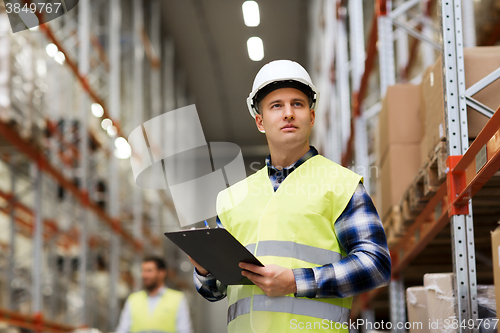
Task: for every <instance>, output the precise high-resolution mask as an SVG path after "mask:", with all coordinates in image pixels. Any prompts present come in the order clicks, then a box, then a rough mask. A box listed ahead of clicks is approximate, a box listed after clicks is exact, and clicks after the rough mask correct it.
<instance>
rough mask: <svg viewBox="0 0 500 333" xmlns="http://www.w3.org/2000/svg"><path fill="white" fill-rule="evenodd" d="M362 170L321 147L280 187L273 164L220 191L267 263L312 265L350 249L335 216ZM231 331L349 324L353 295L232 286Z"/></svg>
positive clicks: (223, 206)
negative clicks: (273, 293) (276, 293)
mask: <svg viewBox="0 0 500 333" xmlns="http://www.w3.org/2000/svg"><path fill="white" fill-rule="evenodd" d="M362 180H363V178H362V177H361V176H359V175H357V174H355V173H354V172H352V171H350V170H349V169H346V168H344V167H342V166H340V165H338V164H336V163H334V162H332V161H330V160H328V159H326V158H325V157H323V156H321V155H316V156H314V157H311V158H309V159H308V160H307V161H306V162H304V163H303V164H302V165H300V166H299V167H298V168H297V169H296V170H294V171H293V172H292V173H290V174H289V175H288V176H287V177H286V178H285V180H284V181H283V183H282V184H281V185H280V187H279V188H278V190H277V191H276V192H274V189H273V186H272V184H271V181H270V179H269V176H268V171H267V166H265V167H264V168H262V169H261V170H259V171H258V172H256V173H255V174H253V175H251V176H249V177H248V178H246V179H245V180H243V181H240V182H238V183H236V184H235V185H233V186H231V187H229V188H228V189H225V190H224V191H221V192H220V193H219V195H218V197H217V214H218V216H219V218H220V220H221V222H222V224H223V225H224V227H225V228H226V229H227V230H228V231H229V232H230V233H231V234H232V235H233V236H234V237H235V238H236V239H238V241H240V242H241V243H242V244H243V245H244V246H245V247H246V248H247V249H249V250H250V252H252V253H253V254H254V255H255V256H256V257H257V258H258V259H259V260H260V261H261V262H262V263H263V264H264V265H268V264H276V265H280V266H283V267H286V268H290V269H294V268H312V267H318V266H322V265H325V264H329V263H333V262H336V261H338V260H340V259H341V258H342V257H344V256H345V255H346V253H345V252H344V250H343V249H342V248H341V247H340V245H339V242H338V239H337V237H336V235H335V230H334V223H335V221H336V220H337V218H338V217H339V216H340V215H341V214H342V212H343V211H344V209H345V207H346V206H347V204H348V203H349V201H350V199H351V197H352V195H353V193H354V191H355V190H356V187H357V186H358V184H359V182H360V181H362ZM228 301H229V308H228V332H229V333H247V332H248V333H264V332H280V333H282V332H297V331H300V330H301V329H304V330H306V331H307V332H325V331H333V332H347V331H348V329H347V325H344V326H342V325H341V323H347V322H348V320H349V316H350V309H351V304H352V297H349V298H306V297H294V295H293V294H290V295H287V296H283V297H268V296H267V295H265V294H264V292H263V291H262V290H261V289H260V288H259V287H257V286H255V285H236V286H228Z"/></svg>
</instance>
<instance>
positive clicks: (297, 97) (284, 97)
mask: <svg viewBox="0 0 500 333" xmlns="http://www.w3.org/2000/svg"><path fill="white" fill-rule="evenodd" d="M314 118H315V112H314V110H310V109H309V102H308V98H307V95H306V94H304V93H303V92H302V91H300V90H298V89H295V88H281V89H276V90H274V91H272V92H270V93H269V94H268V95H266V97H264V99H262V101H261V102H260V107H259V114H258V115H256V116H255V122H256V124H257V127H258V128H259V130H261V131H262V130H265V132H266V137H267V140H268V141H269V142H270V143H272V144H274V145H275V146H280V145H288V144H295V143H303V142H306V141H307V140H309V137H310V136H311V129H312V127H313V125H314Z"/></svg>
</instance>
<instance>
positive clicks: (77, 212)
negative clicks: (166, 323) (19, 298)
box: [0, 0, 187, 332]
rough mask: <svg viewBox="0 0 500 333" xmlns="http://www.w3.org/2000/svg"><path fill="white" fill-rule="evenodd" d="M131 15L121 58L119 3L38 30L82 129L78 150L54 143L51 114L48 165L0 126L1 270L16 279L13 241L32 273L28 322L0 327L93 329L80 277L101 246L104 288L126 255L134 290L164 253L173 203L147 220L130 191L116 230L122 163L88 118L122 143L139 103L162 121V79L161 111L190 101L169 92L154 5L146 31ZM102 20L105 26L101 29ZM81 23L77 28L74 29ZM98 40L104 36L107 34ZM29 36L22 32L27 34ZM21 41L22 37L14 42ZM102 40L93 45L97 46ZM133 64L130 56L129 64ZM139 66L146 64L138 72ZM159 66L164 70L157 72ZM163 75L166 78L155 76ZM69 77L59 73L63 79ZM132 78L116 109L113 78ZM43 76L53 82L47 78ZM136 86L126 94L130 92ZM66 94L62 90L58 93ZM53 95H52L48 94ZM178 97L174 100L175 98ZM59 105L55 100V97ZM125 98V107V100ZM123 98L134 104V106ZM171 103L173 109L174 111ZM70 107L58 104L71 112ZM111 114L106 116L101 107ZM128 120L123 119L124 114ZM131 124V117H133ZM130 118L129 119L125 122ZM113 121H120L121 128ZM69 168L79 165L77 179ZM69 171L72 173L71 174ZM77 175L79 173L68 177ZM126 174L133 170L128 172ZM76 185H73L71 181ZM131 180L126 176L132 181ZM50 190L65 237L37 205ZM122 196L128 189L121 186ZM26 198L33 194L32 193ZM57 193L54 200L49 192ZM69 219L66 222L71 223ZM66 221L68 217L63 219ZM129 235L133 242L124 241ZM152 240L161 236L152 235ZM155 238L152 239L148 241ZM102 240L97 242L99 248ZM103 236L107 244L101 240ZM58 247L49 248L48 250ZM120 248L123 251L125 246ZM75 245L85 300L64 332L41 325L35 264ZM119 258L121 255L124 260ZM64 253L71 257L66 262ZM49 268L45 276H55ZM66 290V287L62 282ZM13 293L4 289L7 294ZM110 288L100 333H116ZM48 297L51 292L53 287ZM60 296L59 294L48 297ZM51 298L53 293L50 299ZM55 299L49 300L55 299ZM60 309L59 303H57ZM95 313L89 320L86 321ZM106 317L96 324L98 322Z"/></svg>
mask: <svg viewBox="0 0 500 333" xmlns="http://www.w3.org/2000/svg"><path fill="white" fill-rule="evenodd" d="M129 4H130V7H132V8H133V10H131V14H130V16H131V17H132V21H133V28H132V31H131V32H130V35H131V41H130V43H129V44H128V46H130V47H129V49H127V50H124V47H123V46H122V41H121V36H122V26H121V24H120V13H121V10H122V6H123V3H122V2H121V1H118V0H113V1H104V0H94V1H90V0H86V1H80V2H79V4H78V6H77V8H78V10H72V11H70V12H68V13H67V14H65V15H64V16H62V17H60V18H58V19H56V20H54V21H51V22H49V23H46V24H44V25H41V26H40V32H34V33H38V34H39V37H42V34H43V35H44V36H45V41H46V42H43V44H48V43H53V44H54V45H56V47H57V49H58V51H60V52H61V53H63V54H64V58H65V60H64V66H66V67H67V68H69V70H70V72H71V73H72V74H73V75H74V79H73V78H66V81H64V80H63V79H61V80H63V82H62V83H60V84H59V87H58V89H59V93H60V96H58V97H61V99H62V96H63V95H64V92H65V91H64V89H65V88H68V87H70V86H72V85H73V84H74V82H75V81H76V82H78V83H79V87H80V88H81V89H80V90H78V89H77V93H79V94H77V95H76V98H73V100H72V101H70V102H75V100H77V101H78V103H76V104H77V105H78V106H79V107H78V111H77V112H73V114H72V115H71V114H70V117H73V119H75V120H78V122H79V126H80V128H81V129H83V130H80V131H79V135H80V137H79V142H78V143H77V144H74V143H72V142H71V139H72V137H71V133H70V131H68V130H62V131H61V133H58V132H57V119H56V118H55V117H54V115H55V114H57V112H54V111H49V118H48V119H44V120H45V121H47V127H48V130H49V131H50V132H51V133H52V137H51V138H50V139H48V140H47V142H48V152H49V155H47V156H46V155H45V154H44V153H43V152H42V151H41V150H40V149H39V147H38V146H37V145H34V144H33V143H32V142H30V140H29V139H26V138H24V137H21V136H20V135H19V133H18V132H17V131H16V130H15V128H13V127H11V126H9V124H6V123H2V122H0V134H1V137H2V139H1V140H2V146H3V147H4V154H3V155H2V159H3V160H4V162H5V163H6V164H7V165H9V170H10V178H11V179H12V180H11V191H10V192H9V193H6V192H5V193H4V192H2V193H1V195H0V196H1V197H2V198H3V204H4V206H2V211H3V212H4V213H6V214H10V219H11V234H10V244H9V247H10V251H9V252H10V253H9V256H10V260H9V268H8V276H9V280H12V278H13V277H14V275H15V274H14V269H15V264H14V261H15V258H16V256H17V255H18V254H16V253H15V251H14V249H15V246H13V245H14V244H15V243H16V234H17V233H21V234H25V235H28V236H30V237H32V239H33V251H32V257H33V266H32V274H31V275H32V281H31V283H32V292H31V303H32V304H31V312H32V314H31V315H28V314H26V313H25V312H23V313H21V312H18V310H17V311H14V310H7V309H4V308H0V321H3V322H7V323H9V324H10V325H14V326H18V327H24V328H28V329H33V330H35V331H50V332H67V331H71V330H74V329H75V327H77V326H81V325H91V326H92V323H91V322H89V320H91V319H89V318H93V321H94V322H95V317H96V316H97V314H96V313H95V312H96V311H95V309H92V308H91V307H89V304H88V302H86V300H88V297H89V296H88V295H89V294H90V292H91V290H89V285H88V281H87V270H88V267H90V266H95V265H94V264H93V263H91V262H89V258H88V256H89V255H91V256H93V257H91V259H92V262H94V261H95V251H93V249H95V248H99V246H102V245H103V244H104V245H105V244H108V245H110V246H111V253H110V262H111V267H110V276H111V281H118V280H119V279H120V277H119V275H118V274H119V262H120V257H121V256H123V255H124V253H125V252H127V254H128V256H132V257H133V261H134V271H133V273H134V274H135V281H136V284H135V289H137V288H138V280H139V277H140V276H139V267H140V261H141V259H142V253H144V251H147V252H158V251H161V248H160V246H161V245H162V243H161V241H160V238H159V236H158V235H159V234H160V233H159V231H161V229H162V228H161V223H160V222H161V221H160V219H161V217H160V214H163V211H162V210H161V207H160V205H163V206H164V207H166V208H167V209H169V210H170V211H171V212H173V213H172V214H173V215H174V216H175V211H174V210H173V204H172V201H171V199H170V198H169V197H168V196H167V195H166V194H165V193H161V194H160V197H161V201H160V200H156V201H154V200H153V202H149V207H150V211H149V212H148V211H146V210H145V208H146V207H144V205H143V202H144V201H145V200H147V198H146V197H144V194H143V191H142V190H141V189H139V188H137V187H136V186H133V187H134V189H133V191H130V192H131V193H132V196H131V197H132V198H130V195H128V194H127V195H128V196H127V197H126V198H125V200H128V201H129V202H131V205H132V206H133V210H132V220H133V221H132V222H133V223H132V228H130V227H129V226H126V225H124V224H123V216H121V215H120V210H121V209H120V207H118V203H119V201H118V200H119V199H118V197H119V195H121V196H122V197H123V192H124V191H123V190H122V191H121V192H120V191H119V184H120V182H119V179H118V175H119V172H120V169H121V168H120V167H119V165H118V163H119V161H118V159H117V158H116V157H114V156H113V151H114V149H115V147H114V139H113V138H111V139H109V138H108V137H107V135H102V133H98V132H97V131H96V130H95V126H92V125H95V124H90V123H89V121H88V120H89V113H90V109H91V107H90V104H91V102H94V103H98V104H100V105H101V106H102V108H103V116H102V119H104V118H109V119H111V120H112V122H113V124H114V126H115V127H116V131H117V134H116V135H117V136H116V137H119V136H124V135H125V133H128V132H130V131H131V130H132V129H133V128H134V127H135V126H138V125H140V124H141V123H142V121H143V120H144V118H145V117H144V116H145V115H144V114H143V109H144V108H145V103H149V104H148V105H150V109H151V110H152V111H151V112H150V113H149V114H147V116H148V117H149V116H150V117H154V116H156V115H159V114H160V113H162V100H161V94H160V93H161V91H160V87H161V75H162V74H164V76H165V78H164V80H165V82H164V88H165V89H166V94H165V95H166V97H165V100H164V101H163V108H164V109H165V110H171V109H174V108H175V107H176V106H182V105H179V104H181V103H182V101H180V99H183V100H184V101H186V100H187V98H185V96H184V94H183V93H184V87H177V88H179V89H175V88H176V87H175V84H176V83H177V82H175V81H174V76H175V67H174V66H175V64H174V45H173V42H172V41H171V40H167V41H165V42H164V43H162V40H161V38H160V32H159V30H158V29H159V27H160V16H159V15H160V13H161V11H160V8H159V6H160V4H159V2H158V1H152V2H151V4H150V6H151V8H150V13H146V14H147V15H148V17H149V18H150V26H145V24H144V15H145V13H144V11H143V7H144V5H145V3H144V2H143V1H142V0H132V1H130V2H129ZM108 18H109V19H108ZM77 21H78V24H76V22H77ZM104 30H107V31H106V32H104ZM28 33H29V32H28ZM21 34H22V33H21ZM99 35H100V36H101V38H99V37H98V36H99ZM162 44H163V46H164V51H165V55H164V56H163V61H164V63H162V62H163V61H162V52H161V51H163V50H162ZM127 53H128V54H129V58H131V59H132V61H131V62H132V66H131V68H132V71H131V72H132V73H122V71H121V68H120V67H121V66H120V64H121V61H127V60H129V58H127ZM130 54H131V55H132V56H130ZM145 56H146V57H147V60H148V62H145ZM47 62H52V63H51V65H50V66H52V67H51V71H53V72H57V73H56V74H54V73H52V74H53V75H54V77H57V79H59V78H60V77H62V76H63V75H61V76H58V74H63V69H62V68H59V67H57V66H58V65H57V64H56V63H55V62H54V61H53V60H52V59H49V60H48V61H47ZM147 63H149V67H148V68H149V69H150V71H148V73H147V74H149V75H148V76H149V77H150V79H151V84H150V86H151V87H152V89H150V91H151V94H150V95H149V96H144V94H143V91H144V82H143V77H144V74H146V73H145V71H144V69H145V68H144V67H145V66H144V65H145V64H147ZM162 65H163V66H162ZM162 71H163V72H162ZM67 74H68V73H65V75H66V76H68V75H67ZM126 74H128V75H130V76H131V78H132V79H131V80H129V81H128V82H129V83H128V86H127V87H125V88H126V89H128V90H129V91H134V94H130V95H133V96H134V97H133V101H132V102H133V103H129V104H128V105H127V104H126V103H123V102H122V101H121V99H122V96H120V75H126ZM49 75H50V73H49ZM131 82H133V84H132V83H131ZM64 84H67V85H66V86H64ZM49 88H51V87H49ZM174 92H177V95H176V94H175V93H174ZM56 95H57V93H56ZM123 98H126V97H123ZM129 98H131V99H132V97H131V96H129ZM176 98H177V99H178V100H179V101H177V102H176ZM68 100H69V98H67V99H66V100H65V101H66V102H68ZM108 104H109V108H108V107H107V106H106V105H108ZM64 107H66V108H68V109H71V105H70V104H68V103H67V104H66V105H65V106H63V107H62V108H64ZM120 110H122V111H125V112H121V111H120ZM130 115H133V116H130ZM127 116H128V118H127ZM119 119H122V120H123V119H126V120H127V121H126V123H125V122H124V124H123V125H124V127H123V126H122V124H120V122H119V121H118V120H119ZM55 136H57V138H58V140H60V142H62V143H64V144H65V145H66V148H68V149H69V150H70V151H71V152H73V156H72V157H73V161H71V160H70V161H69V162H68V160H67V159H66V160H65V159H63V157H64V156H61V154H60V153H58V152H57V143H56V141H55V139H54V137H55ZM89 139H91V140H92V141H93V144H94V145H95V146H97V153H96V152H91V151H89V146H88V144H87V143H88V142H89ZM71 162H73V163H74V162H76V163H77V165H78V166H77V167H76V168H77V169H75V166H74V165H71ZM102 163H109V165H110V169H109V180H110V191H109V199H108V204H109V209H108V212H106V211H105V210H104V209H103V208H102V206H101V205H99V204H98V200H97V199H99V201H100V200H101V199H102V198H97V197H96V192H95V179H93V177H92V174H91V172H92V171H93V170H94V169H89V168H91V167H94V166H93V164H97V165H102ZM20 165H23V166H24V167H25V166H29V168H31V169H30V170H31V174H28V175H25V176H26V178H28V179H30V178H33V179H34V180H33V179H30V180H29V181H28V182H29V183H30V186H29V187H30V188H28V190H26V189H19V188H18V186H16V184H17V183H18V182H17V181H16V179H18V178H19V171H18V170H17V169H18V168H19V167H20ZM68 169H69V170H68ZM75 171H76V172H75ZM129 171H130V170H129ZM75 174H76V176H77V178H79V181H78V183H75V181H74V179H75V178H74V175H75ZM72 176H73V177H72ZM130 177H131V176H130ZM46 184H47V185H48V186H47V187H50V188H51V189H56V188H57V187H60V188H61V189H63V190H64V191H65V192H66V193H67V194H69V196H68V195H66V199H65V200H64V202H65V203H63V204H61V206H65V207H66V208H68V207H69V208H72V209H73V211H72V212H71V213H68V212H66V213H65V216H64V218H65V219H69V220H70V221H71V222H70V223H69V226H68V227H67V228H66V229H65V230H62V229H61V228H59V227H58V224H60V221H57V219H56V218H55V217H54V218H50V219H44V218H43V215H44V213H43V212H42V208H41V205H42V201H44V200H46V199H47V197H46V196H45V195H46V193H45V192H46V191H45V189H44V188H45V187H46ZM125 186H126V183H125ZM26 192H30V193H29V194H30V195H32V196H33V199H34V202H35V203H34V205H33V207H32V208H30V204H29V203H25V202H23V196H26ZM31 192H32V193H31ZM52 193H55V192H52ZM49 199H50V200H54V201H55V200H56V199H57V196H55V195H54V194H51V198H49ZM148 201H149V200H148ZM71 214H72V215H73V216H71ZM144 214H149V215H150V216H151V215H153V219H154V222H153V223H152V225H149V226H148V225H146V224H145V223H144ZM68 215H69V216H68ZM99 222H102V223H103V224H104V225H105V226H106V227H105V228H104V229H102V227H101V226H100V225H99ZM150 227H155V228H157V229H154V230H153V232H150V230H149V229H150ZM130 230H132V231H133V232H131V231H130ZM157 231H158V232H157ZM153 234H155V236H153ZM103 235H104V238H103ZM106 236H109V238H108V239H106ZM54 241H55V242H56V243H55V245H54V243H53V242H54ZM122 241H123V242H124V245H126V247H123V246H122V244H121V243H122ZM76 245H79V246H80V250H79V261H78V264H79V267H78V272H79V279H78V283H79V286H78V294H79V296H80V298H81V299H82V300H83V304H82V305H81V306H80V307H79V309H78V316H77V317H73V318H68V315H66V320H69V319H71V325H67V324H58V323H56V322H55V321H48V320H46V319H45V318H44V317H43V315H42V308H43V305H42V302H43V296H42V289H43V288H42V284H44V285H46V283H44V281H42V280H41V279H42V276H43V274H42V272H43V269H42V262H43V261H44V258H43V256H44V254H43V253H44V251H43V249H44V248H49V254H51V255H54V254H55V247H57V246H59V247H63V248H65V249H66V250H68V251H70V250H71V249H74V247H75V246H76ZM124 251H125V252H124ZM68 253H69V252H68ZM69 264H70V262H69V261H68V260H66V262H65V264H64V265H65V269H67V268H68V265H69ZM54 267H55V266H53V267H52V268H54ZM68 281H69V280H68ZM9 285H10V284H9ZM116 285H117V283H110V284H109V304H108V308H109V310H105V309H104V315H105V314H106V313H108V319H106V321H107V323H106V325H105V327H103V326H102V322H101V325H100V326H101V328H102V329H103V330H113V329H114V327H115V325H116V322H117V319H118V311H119V309H118V303H117V300H118V297H117V290H116ZM53 287H55V285H53ZM54 289H57V288H54ZM56 291H57V290H54V293H55V292H56ZM7 294H8V298H9V300H10V301H9V304H10V305H13V304H14V303H13V297H14V296H13V294H12V290H11V289H10V287H8V291H7ZM53 299H56V297H53ZM54 302H57V300H54ZM91 311H92V313H91V314H90V313H89V312H91ZM100 315H103V314H100Z"/></svg>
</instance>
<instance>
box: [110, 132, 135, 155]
mask: <svg viewBox="0 0 500 333" xmlns="http://www.w3.org/2000/svg"><path fill="white" fill-rule="evenodd" d="M115 147H116V149H115V152H114V154H115V156H116V157H117V158H120V159H126V158H129V157H130V155H132V148H130V145H129V144H128V142H127V140H125V139H124V138H122V137H119V138H117V139H116V140H115Z"/></svg>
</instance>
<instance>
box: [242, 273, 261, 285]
mask: <svg viewBox="0 0 500 333" xmlns="http://www.w3.org/2000/svg"><path fill="white" fill-rule="evenodd" d="M241 275H243V276H246V277H247V278H249V279H250V280H251V281H252V282H253V283H255V282H259V283H260V281H261V279H262V278H263V276H262V275H260V274H257V273H254V272H251V271H242V272H241Z"/></svg>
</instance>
